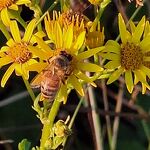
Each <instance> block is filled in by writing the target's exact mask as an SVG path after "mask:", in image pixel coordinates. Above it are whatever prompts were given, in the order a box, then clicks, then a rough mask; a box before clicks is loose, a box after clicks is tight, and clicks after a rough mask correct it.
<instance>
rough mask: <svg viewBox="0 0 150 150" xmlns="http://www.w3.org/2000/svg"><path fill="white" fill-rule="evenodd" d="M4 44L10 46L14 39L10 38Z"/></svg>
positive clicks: (12, 44)
mask: <svg viewBox="0 0 150 150" xmlns="http://www.w3.org/2000/svg"><path fill="white" fill-rule="evenodd" d="M6 44H7V45H8V46H9V47H12V46H14V44H15V41H14V40H13V39H12V38H11V39H9V40H8V41H7V43H6Z"/></svg>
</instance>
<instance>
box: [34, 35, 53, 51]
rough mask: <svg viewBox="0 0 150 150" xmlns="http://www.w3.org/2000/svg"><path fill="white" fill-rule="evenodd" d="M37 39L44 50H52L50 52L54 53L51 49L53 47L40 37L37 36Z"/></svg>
mask: <svg viewBox="0 0 150 150" xmlns="http://www.w3.org/2000/svg"><path fill="white" fill-rule="evenodd" d="M35 39H36V41H37V43H38V44H39V46H40V47H41V48H42V49H43V50H44V51H47V52H50V53H53V52H54V51H53V50H51V48H50V47H49V46H48V45H47V44H46V43H45V42H44V41H43V40H42V39H40V38H39V37H37V36H35Z"/></svg>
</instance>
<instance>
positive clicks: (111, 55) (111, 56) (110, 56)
mask: <svg viewBox="0 0 150 150" xmlns="http://www.w3.org/2000/svg"><path fill="white" fill-rule="evenodd" d="M100 56H102V57H103V58H105V59H108V60H114V61H116V60H118V61H119V60H120V55H117V54H114V53H108V54H103V53H101V54H100Z"/></svg>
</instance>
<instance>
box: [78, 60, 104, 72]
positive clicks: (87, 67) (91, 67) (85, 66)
mask: <svg viewBox="0 0 150 150" xmlns="http://www.w3.org/2000/svg"><path fill="white" fill-rule="evenodd" d="M76 67H77V68H78V69H79V70H83V71H89V72H101V71H103V68H102V67H100V66H98V65H96V64H92V63H85V62H83V63H81V62H78V63H77V65H76Z"/></svg>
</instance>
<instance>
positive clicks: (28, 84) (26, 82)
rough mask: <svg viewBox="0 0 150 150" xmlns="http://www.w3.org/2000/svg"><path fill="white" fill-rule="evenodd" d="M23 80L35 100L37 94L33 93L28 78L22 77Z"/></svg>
mask: <svg viewBox="0 0 150 150" xmlns="http://www.w3.org/2000/svg"><path fill="white" fill-rule="evenodd" d="M22 79H23V81H24V84H25V86H26V88H27V90H28V92H29V94H30V97H31V98H32V100H33V101H34V100H35V95H34V93H33V90H32V89H31V87H30V83H29V82H28V80H26V79H25V78H24V77H22Z"/></svg>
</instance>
